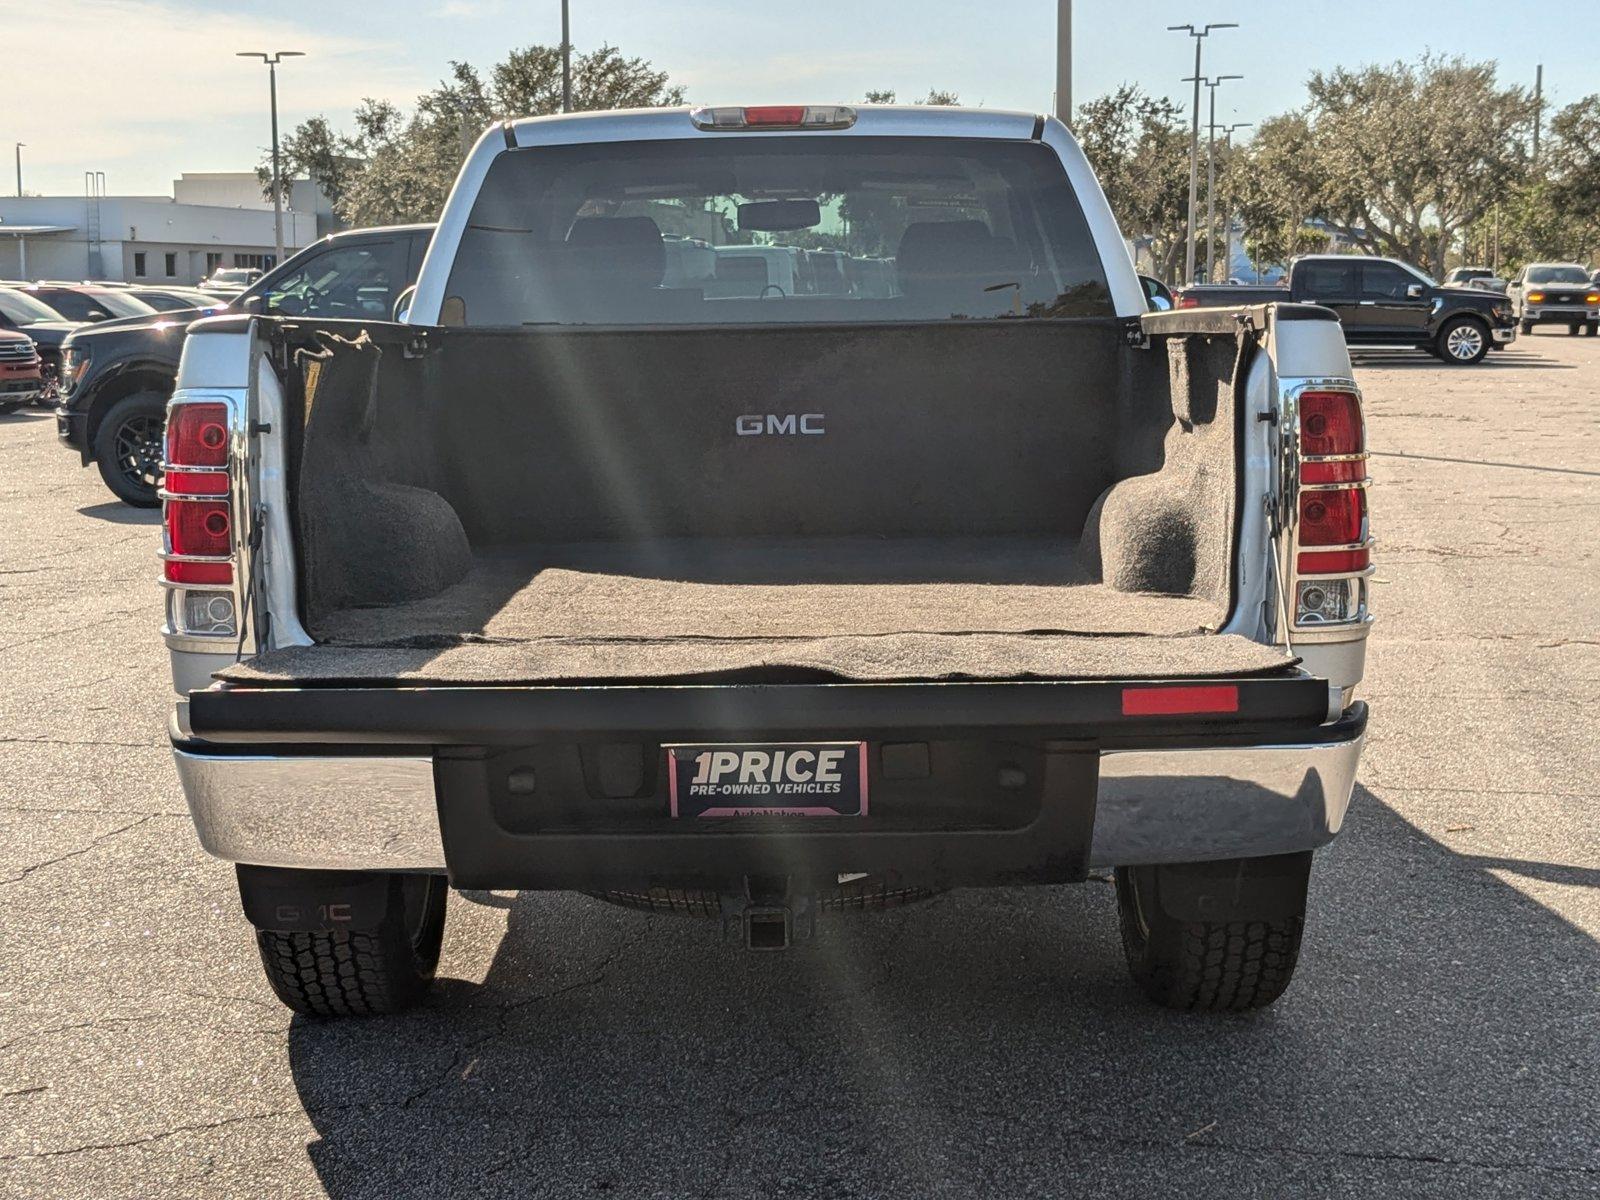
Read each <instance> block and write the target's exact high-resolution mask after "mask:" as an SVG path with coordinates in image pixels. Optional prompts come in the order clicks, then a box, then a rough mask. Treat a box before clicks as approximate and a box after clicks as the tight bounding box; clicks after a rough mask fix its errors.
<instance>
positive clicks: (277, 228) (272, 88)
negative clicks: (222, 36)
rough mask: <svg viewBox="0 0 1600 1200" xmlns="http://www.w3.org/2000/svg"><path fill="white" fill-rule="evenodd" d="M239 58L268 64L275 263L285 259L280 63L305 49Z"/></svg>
mask: <svg viewBox="0 0 1600 1200" xmlns="http://www.w3.org/2000/svg"><path fill="white" fill-rule="evenodd" d="M236 57H238V58H259V59H260V60H261V61H262V62H264V63H266V64H267V87H268V94H269V95H270V97H271V105H272V235H273V243H274V245H275V247H276V249H277V258H276V259H275V260H274V262H273V265H274V266H276V265H277V264H278V263H281V262H282V261H283V176H282V174H281V173H280V171H279V169H278V64H279V63H280V62H282V61H283V60H284V59H286V58H304V57H305V52H304V51H303V50H278V51H275V52H274V53H272V54H266V53H263V52H262V51H260V50H240V51H239V52H238V53H237V55H236Z"/></svg>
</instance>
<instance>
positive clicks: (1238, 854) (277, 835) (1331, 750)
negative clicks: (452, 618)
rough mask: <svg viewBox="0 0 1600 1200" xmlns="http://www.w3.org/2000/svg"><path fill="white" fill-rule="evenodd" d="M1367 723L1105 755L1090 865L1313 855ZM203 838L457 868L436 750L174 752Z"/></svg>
mask: <svg viewBox="0 0 1600 1200" xmlns="http://www.w3.org/2000/svg"><path fill="white" fill-rule="evenodd" d="M1364 740H1365V733H1364V726H1362V727H1361V728H1359V729H1358V730H1357V731H1356V732H1355V733H1354V734H1353V736H1351V737H1349V738H1347V739H1345V740H1339V741H1330V742H1321V743H1317V744H1311V745H1272V746H1244V747H1238V746H1231V747H1215V748H1203V749H1178V750H1113V751H1104V752H1102V753H1101V755H1100V779H1099V788H1098V794H1097V798H1096V806H1095V822H1094V835H1093V841H1092V844H1091V851H1090V865H1091V866H1094V867H1101V868H1103V867H1111V866H1123V865H1130V864H1145V863H1162V862H1202V861H1206V860H1211V859H1221V858H1253V857H1258V856H1264V855H1269V854H1287V853H1291V852H1295V851H1300V850H1313V849H1316V848H1317V847H1319V846H1322V845H1325V844H1327V843H1328V842H1329V841H1331V840H1332V839H1333V838H1334V836H1335V835H1336V834H1337V833H1338V832H1339V829H1340V827H1341V826H1342V825H1343V824H1344V817H1345V812H1346V810H1347V809H1348V808H1349V804H1350V794H1351V790H1352V788H1353V787H1354V784H1355V776H1356V768H1357V765H1358V763H1359V761H1360V758H1361V747H1362V743H1363V741H1364ZM173 756H174V758H175V759H176V761H177V767H178V776H179V778H180V779H181V780H182V783H183V790H184V794H185V795H186V796H187V797H188V801H189V811H190V813H191V814H192V815H193V817H194V823H195V829H196V830H197V831H198V833H199V835H200V843H201V845H202V846H204V847H205V849H206V850H207V851H208V852H210V853H211V854H214V855H216V856H217V857H218V858H222V859H226V860H228V861H230V862H243V863H253V864H256V865H260V866H273V867H304V868H317V869H332V870H377V871H439V870H443V869H444V867H445V857H444V846H443V843H442V841H441V839H440V835H439V813H438V807H437V802H436V800H435V794H434V780H433V764H432V760H431V759H430V758H428V757H426V756H412V757H402V756H394V755H382V756H367V755H344V756H340V755H305V756H292V757H291V756H279V755H270V754H259V755H258V754H243V755H241V754H223V753H217V754H209V753H204V752H201V751H199V750H197V749H192V748H179V747H176V746H175V747H174V749H173Z"/></svg>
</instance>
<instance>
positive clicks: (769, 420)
mask: <svg viewBox="0 0 1600 1200" xmlns="http://www.w3.org/2000/svg"><path fill="white" fill-rule="evenodd" d="M823 419H824V418H823V414H822V413H783V414H782V415H780V414H778V413H750V414H747V415H745V416H742V417H735V418H734V419H733V431H734V432H735V433H737V434H738V435H739V436H740V437H760V436H762V435H763V434H766V435H769V436H793V435H794V434H804V435H806V436H808V437H820V436H821V435H822V434H823V433H825V432H826V430H824V429H823V428H822V422H823Z"/></svg>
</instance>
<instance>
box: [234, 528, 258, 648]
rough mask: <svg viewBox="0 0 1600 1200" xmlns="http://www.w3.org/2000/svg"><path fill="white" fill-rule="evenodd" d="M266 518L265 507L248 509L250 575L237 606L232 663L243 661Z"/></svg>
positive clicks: (246, 577)
mask: <svg viewBox="0 0 1600 1200" xmlns="http://www.w3.org/2000/svg"><path fill="white" fill-rule="evenodd" d="M265 518H266V506H265V505H263V504H256V505H253V506H252V507H251V509H250V536H249V537H248V538H246V539H245V540H246V542H247V543H248V544H249V546H250V573H249V574H248V575H247V576H245V581H244V599H243V600H242V601H241V602H240V604H239V644H238V645H237V646H236V647H234V651H233V661H234V662H243V661H244V639H245V635H246V634H247V633H248V632H249V629H250V601H251V598H252V597H254V596H255V592H256V555H257V553H258V552H259V551H260V549H261V529H262V526H263V523H264V521H265Z"/></svg>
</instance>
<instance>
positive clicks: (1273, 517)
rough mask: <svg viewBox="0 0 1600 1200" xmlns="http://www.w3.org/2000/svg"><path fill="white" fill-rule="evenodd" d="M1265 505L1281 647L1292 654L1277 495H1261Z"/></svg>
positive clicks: (1281, 528) (1281, 530)
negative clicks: (1280, 630)
mask: <svg viewBox="0 0 1600 1200" xmlns="http://www.w3.org/2000/svg"><path fill="white" fill-rule="evenodd" d="M1263 499H1264V501H1265V503H1266V506H1267V524H1268V526H1269V528H1270V529H1271V531H1272V578H1273V582H1274V583H1276V584H1277V588H1276V591H1277V593H1278V622H1279V627H1280V628H1281V629H1282V630H1283V649H1284V652H1285V653H1286V654H1290V655H1293V654H1294V645H1293V644H1292V643H1291V642H1290V640H1289V593H1288V585H1287V584H1286V583H1285V582H1284V578H1283V555H1282V553H1281V549H1282V547H1281V546H1280V544H1279V539H1280V538H1282V537H1283V534H1284V528H1283V522H1282V521H1281V520H1279V513H1278V505H1277V497H1275V496H1273V495H1272V494H1271V493H1270V492H1269V493H1268V494H1267V495H1266V496H1265V497H1263Z"/></svg>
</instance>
